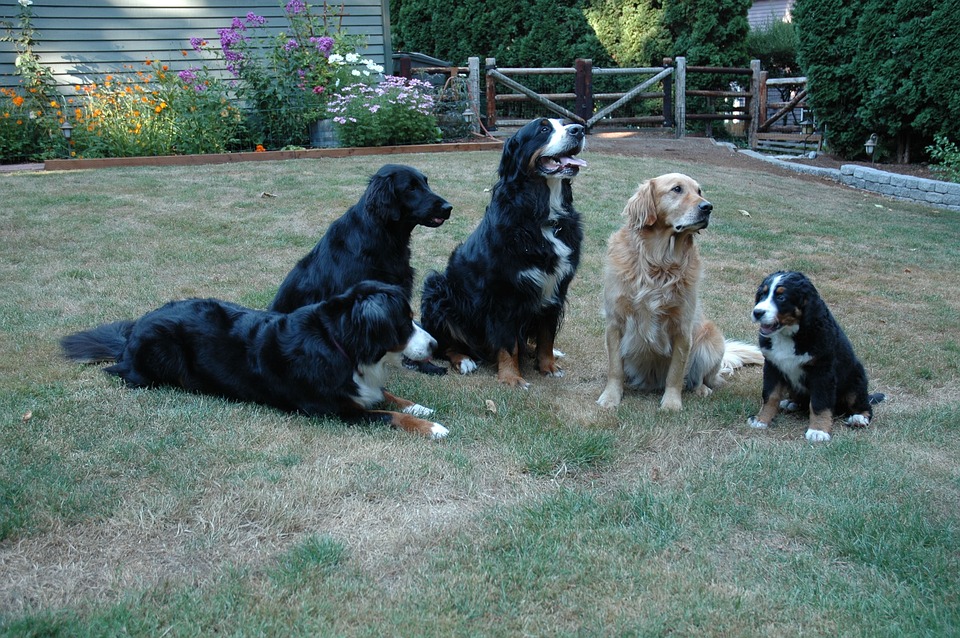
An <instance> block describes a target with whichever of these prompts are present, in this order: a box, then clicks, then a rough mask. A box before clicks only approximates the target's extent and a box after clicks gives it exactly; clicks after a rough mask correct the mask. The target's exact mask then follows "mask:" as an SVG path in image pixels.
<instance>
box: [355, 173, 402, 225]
mask: <svg viewBox="0 0 960 638" xmlns="http://www.w3.org/2000/svg"><path fill="white" fill-rule="evenodd" d="M396 179H397V174H396V172H393V171H390V172H386V171H384V170H383V169H381V170H379V171H377V173H376V174H375V175H374V176H373V177H371V178H370V184H369V185H368V186H367V192H366V193H364V203H365V204H366V209H367V212H368V213H369V214H370V215H371V216H373V217H375V218H377V219H382V220H384V221H398V220H399V219H400V206H399V202H398V201H397V192H396Z"/></svg>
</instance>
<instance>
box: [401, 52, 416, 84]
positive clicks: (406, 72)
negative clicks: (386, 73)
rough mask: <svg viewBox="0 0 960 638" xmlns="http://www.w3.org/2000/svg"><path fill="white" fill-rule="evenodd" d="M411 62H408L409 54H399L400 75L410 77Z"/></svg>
mask: <svg viewBox="0 0 960 638" xmlns="http://www.w3.org/2000/svg"><path fill="white" fill-rule="evenodd" d="M412 66H413V65H412V64H411V63H410V56H409V55H401V56H400V77H402V78H407V79H408V80H409V79H410V76H411V70H412Z"/></svg>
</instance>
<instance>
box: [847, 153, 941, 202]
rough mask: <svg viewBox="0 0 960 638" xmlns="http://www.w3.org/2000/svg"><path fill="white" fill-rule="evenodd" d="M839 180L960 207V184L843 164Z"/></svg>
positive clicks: (903, 196) (907, 197)
mask: <svg viewBox="0 0 960 638" xmlns="http://www.w3.org/2000/svg"><path fill="white" fill-rule="evenodd" d="M839 181H840V182H841V183H843V184H846V185H847V186H852V187H854V188H860V189H862V190H867V191H871V192H873V193H880V194H881V195H886V196H887V197H894V198H896V199H904V200H907V201H911V202H920V203H923V204H930V205H931V206H936V207H937V208H948V209H950V210H956V211H960V184H954V183H952V182H940V181H937V180H934V179H923V178H921V177H911V176H910V175H899V174H897V173H887V172H886V171H880V170H877V169H875V168H870V167H867V166H858V165H855V164H853V165H851V164H846V165H844V166H841V167H840V178H839Z"/></svg>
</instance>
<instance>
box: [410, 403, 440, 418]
mask: <svg viewBox="0 0 960 638" xmlns="http://www.w3.org/2000/svg"><path fill="white" fill-rule="evenodd" d="M403 412H404V414H412V415H413V416H416V417H420V418H421V419H425V418H427V417H428V416H430V415H431V414H433V410H431V409H430V408H428V407H426V406H423V405H420V404H419V403H414V404H413V405H411V406H409V407H406V408H404V409H403Z"/></svg>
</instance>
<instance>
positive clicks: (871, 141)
mask: <svg viewBox="0 0 960 638" xmlns="http://www.w3.org/2000/svg"><path fill="white" fill-rule="evenodd" d="M863 150H864V151H866V152H867V155H869V156H870V162H871V163H872V162H873V161H874V156H873V153H874V151H876V150H877V134H876V133H871V134H870V137H868V138H867V141H866V142H864V143H863Z"/></svg>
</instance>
